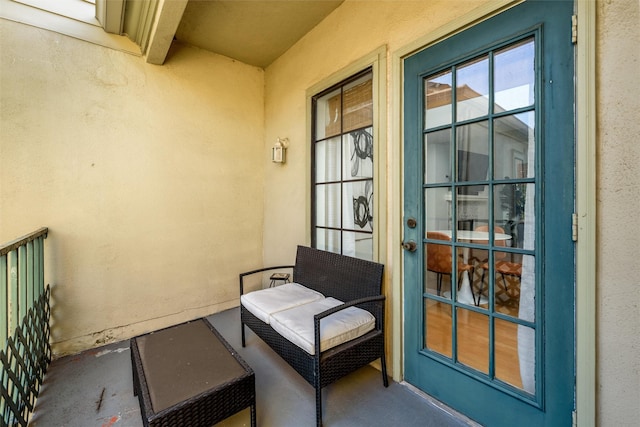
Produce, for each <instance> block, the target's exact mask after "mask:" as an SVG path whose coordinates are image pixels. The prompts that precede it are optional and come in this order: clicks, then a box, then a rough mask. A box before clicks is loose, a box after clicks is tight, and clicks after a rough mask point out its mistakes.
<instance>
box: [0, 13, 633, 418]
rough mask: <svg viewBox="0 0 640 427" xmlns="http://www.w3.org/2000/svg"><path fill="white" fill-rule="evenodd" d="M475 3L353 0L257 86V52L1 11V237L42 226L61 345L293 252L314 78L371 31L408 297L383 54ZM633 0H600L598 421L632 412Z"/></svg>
mask: <svg viewBox="0 0 640 427" xmlns="http://www.w3.org/2000/svg"><path fill="white" fill-rule="evenodd" d="M481 4H484V2H471V1H455V2H451V1H440V2H437V1H435V2H420V1H417V2H401V1H393V2H382V1H375V2H362V1H350V0H347V2H346V3H345V4H344V5H343V6H342V7H340V8H339V9H337V10H336V11H335V12H334V13H333V14H332V15H330V16H329V17H328V18H327V19H326V20H325V21H324V22H322V23H321V24H320V25H318V26H317V27H316V28H315V29H314V30H313V31H312V32H311V33H309V34H308V35H307V36H306V37H305V38H303V39H302V40H301V41H300V42H299V43H298V44H297V45H295V46H294V47H293V48H291V49H290V50H289V51H288V52H287V53H286V54H285V55H283V56H282V57H281V58H280V59H278V60H277V61H276V62H275V63H274V64H273V65H271V66H270V67H269V68H268V69H267V70H266V72H265V73H264V83H265V89H264V96H263V73H262V71H260V70H258V69H255V68H252V67H248V66H245V65H242V64H239V63H237V62H232V61H229V60H227V59H224V58H221V57H219V56H216V55H211V54H208V53H205V52H202V51H198V50H196V49H191V48H185V47H175V48H174V49H173V52H172V54H171V55H170V58H169V60H168V62H167V64H166V65H165V66H162V67H155V66H151V65H147V64H145V63H144V61H143V60H141V59H140V58H135V57H131V56H128V55H125V54H121V53H118V52H115V51H111V50H107V49H103V48H100V47H97V46H93V45H89V44H87V43H84V42H80V41H77V40H73V39H69V38H66V37H62V36H58V35H56V34H53V33H50V32H46V31H42V30H36V29H34V28H31V27H27V26H23V25H19V24H15V23H11V22H8V21H3V20H0V32H1V33H0V50H1V52H2V58H1V61H0V107H1V110H0V242H2V241H6V240H8V239H12V238H14V237H17V236H18V235H20V234H23V233H26V232H29V231H32V230H34V229H36V228H37V227H40V226H42V225H46V226H49V227H51V234H50V237H49V238H48V239H47V248H48V251H49V254H50V255H51V256H52V258H53V259H51V260H50V262H49V263H48V266H49V271H48V279H49V280H48V281H49V282H50V283H52V284H54V285H55V288H54V319H55V325H54V340H55V341H56V342H57V345H56V348H57V351H59V352H70V351H75V350H76V349H81V348H86V347H90V346H93V345H97V344H98V343H99V342H102V341H104V340H108V339H120V338H123V337H126V336H130V335H132V334H134V333H137V332H140V331H142V330H145V329H151V328H153V327H157V326H159V325H165V324H170V323H175V322H176V321H178V320H186V319H187V318H192V317H196V316H197V315H201V314H205V313H209V312H212V311H215V310H218V309H222V308H226V307H228V306H233V305H237V289H236V280H237V279H236V277H237V273H238V271H242V270H245V269H248V268H253V267H254V266H255V263H256V260H258V259H260V258H263V259H264V264H265V265H270V264H276V263H289V262H291V261H292V260H293V256H294V253H295V245H296V244H300V243H306V242H308V235H307V230H306V227H307V225H306V223H307V201H308V197H309V194H308V193H309V191H308V186H307V183H308V175H309V171H308V155H309V151H308V146H307V141H306V132H307V123H308V117H307V111H306V99H305V93H306V91H307V90H308V89H309V88H311V87H312V86H315V85H317V84H318V83H319V82H322V81H324V80H325V79H327V78H329V77H330V76H332V75H334V73H337V72H340V71H341V70H344V69H345V68H348V67H349V65H350V64H352V63H353V62H354V61H358V60H359V59H360V58H363V57H365V56H366V55H368V54H369V53H370V52H372V51H374V50H376V49H377V48H379V47H380V46H384V49H386V52H387V56H386V61H387V64H386V65H387V67H386V70H387V75H386V76H383V79H385V78H386V79H388V81H387V83H386V84H385V85H383V87H385V88H386V95H387V97H386V99H387V101H386V104H385V105H382V106H380V110H381V114H382V116H383V118H384V119H385V120H384V121H385V122H386V123H387V124H388V126H387V127H386V128H384V127H383V128H382V129H381V130H382V132H383V134H384V136H385V137H386V138H385V140H386V147H385V148H386V153H387V155H388V159H387V160H388V163H387V168H386V172H387V181H386V184H385V185H386V189H385V190H386V194H387V199H386V200H385V201H384V203H383V208H385V209H386V211H387V213H388V218H389V222H388V223H387V224H384V225H383V226H382V231H383V233H382V234H383V235H384V236H386V241H383V242H382V244H383V246H386V247H387V248H389V250H388V251H387V252H386V256H385V258H384V259H381V261H382V262H384V263H385V266H386V269H387V274H388V276H387V279H388V282H387V295H388V296H389V297H390V302H391V303H393V304H395V305H394V306H395V307H399V305H398V300H399V297H400V295H399V293H398V292H397V289H398V288H397V285H398V284H397V283H389V280H390V276H389V274H390V273H393V274H394V277H399V276H396V273H397V272H398V266H397V265H395V264H394V263H397V261H396V260H397V259H398V258H397V256H394V253H397V249H395V246H396V243H398V242H399V241H400V236H399V233H398V231H396V230H399V227H397V225H395V222H397V218H396V217H394V212H396V211H399V206H396V205H397V204H398V203H399V201H400V198H399V195H398V192H397V189H398V188H400V187H399V181H400V178H401V177H400V175H399V171H400V169H399V167H398V166H399V159H398V158H397V156H394V153H397V152H398V151H397V147H396V145H397V144H398V135H399V131H398V129H397V126H396V123H397V117H394V116H395V111H394V106H395V105H397V104H396V103H397V100H396V99H395V98H394V97H397V95H398V93H397V92H396V91H395V88H396V87H397V84H398V75H397V74H395V71H394V64H393V53H394V52H397V51H398V50H399V49H400V50H402V49H405V47H406V46H407V45H408V44H409V45H411V44H414V43H415V41H416V40H421V39H423V38H424V37H425V36H427V35H429V34H432V32H433V31H437V30H438V29H439V28H440V27H441V26H442V25H445V24H446V23H448V22H450V21H452V20H454V19H456V17H460V16H463V15H464V14H465V13H468V12H470V11H471V10H473V9H474V8H475V7H477V6H479V5H481ZM638 9H639V5H638V2H637V1H635V0H608V1H603V2H598V4H597V21H596V23H597V58H596V59H597V70H596V71H597V85H598V90H597V97H598V99H597V113H598V114H597V119H596V120H597V126H598V131H597V148H598V184H597V187H598V188H597V191H598V200H597V203H598V212H597V214H598V236H597V239H598V241H597V254H596V257H597V269H598V273H597V279H596V280H597V313H595V314H594V316H596V318H597V334H598V336H597V359H596V360H597V383H598V384H597V417H598V420H597V421H598V425H602V426H618V425H632V423H633V422H635V421H636V420H637V419H640V409H639V408H640V404H638V403H639V402H640V362H639V360H640V358H638V351H639V350H638V349H639V348H640V341H639V340H640V318H639V317H640V293H639V292H640V283H639V282H638V277H640V271H639V267H638V263H637V262H636V260H635V258H636V257H635V256H634V252H633V251H632V250H630V249H631V248H633V247H635V246H636V245H635V243H636V240H638V237H637V236H638V231H637V230H639V229H640V220H639V219H638V218H639V216H638V215H637V211H638V208H640V205H639V202H638V200H637V197H636V196H635V195H634V194H633V191H634V190H636V189H637V188H640V165H639V160H638V159H639V156H640V152H639V150H640V148H639V147H640V144H638V141H637V139H638V135H640V127H639V126H640V124H639V123H638V118H637V117H638V111H640V105H638V103H639V101H638V100H639V99H640V85H639V84H637V76H638V75H640V69H639V64H640V52H639V49H638V46H640V29H639V26H638V25H637V24H638V22H639V21H640V12H639V10H638ZM263 102H264V104H263ZM277 137H288V138H289V139H290V142H291V147H290V149H289V152H288V162H287V163H286V164H285V165H276V164H272V163H271V162H270V161H269V150H270V147H271V146H272V145H273V143H274V142H275V140H276V138H277ZM239 159H241V160H239ZM263 186H264V190H263ZM34 199H37V200H35V201H34ZM263 223H264V226H263ZM263 241H264V245H263ZM394 251H395V252H394ZM392 314H393V318H394V319H399V318H400V317H399V316H400V314H399V313H396V312H394V313H392ZM397 323H398V322H396V325H392V327H393V328H394V329H392V330H393V331H395V330H398V329H396V328H398V327H399V326H398V324H397ZM578 328H580V325H578ZM390 338H391V340H395V341H394V342H396V343H398V337H397V336H396V337H394V336H390ZM393 348H394V352H393V354H392V359H395V361H396V363H394V366H398V365H397V361H398V359H399V358H400V356H401V355H400V354H399V351H398V344H396V345H394V347H393ZM395 374H396V378H398V377H399V376H400V373H395Z"/></svg>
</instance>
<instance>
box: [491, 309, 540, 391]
mask: <svg viewBox="0 0 640 427" xmlns="http://www.w3.org/2000/svg"><path fill="white" fill-rule="evenodd" d="M494 325H495V330H494V334H495V342H496V345H495V352H494V354H495V362H494V363H495V376H496V378H497V379H499V380H500V381H504V382H505V383H507V384H511V385H512V386H514V387H517V388H519V389H523V382H522V377H521V375H520V372H521V369H520V360H521V358H520V357H519V354H518V328H523V329H524V330H525V331H526V333H533V332H534V331H533V329H531V328H528V327H526V326H518V325H516V324H515V323H511V322H509V321H507V320H502V319H495V324H494ZM526 352H527V354H526V356H525V357H526V358H527V359H529V358H530V359H531V360H535V347H531V348H530V349H527V350H526ZM532 374H533V373H532Z"/></svg>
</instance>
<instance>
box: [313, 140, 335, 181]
mask: <svg viewBox="0 0 640 427" xmlns="http://www.w3.org/2000/svg"><path fill="white" fill-rule="evenodd" d="M339 165H340V138H339V137H338V138H331V139H327V140H324V141H320V142H318V143H316V164H315V169H316V182H317V183H321V182H328V181H338V180H340V167H339Z"/></svg>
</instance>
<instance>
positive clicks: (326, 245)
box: [316, 228, 341, 253]
mask: <svg viewBox="0 0 640 427" xmlns="http://www.w3.org/2000/svg"><path fill="white" fill-rule="evenodd" d="M340 243H341V242H340V231H339V230H327V229H324V228H316V248H317V249H321V250H323V251H329V252H336V253H340V250H341V247H340Z"/></svg>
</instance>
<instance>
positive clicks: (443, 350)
mask: <svg viewBox="0 0 640 427" xmlns="http://www.w3.org/2000/svg"><path fill="white" fill-rule="evenodd" d="M424 304H425V317H426V319H425V334H424V335H425V343H424V346H425V347H426V348H427V349H428V350H431V351H434V352H436V353H439V354H442V355H443V356H447V357H449V358H451V306H450V305H449V304H445V303H443V302H439V301H433V300H429V299H426V300H425V302H424Z"/></svg>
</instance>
